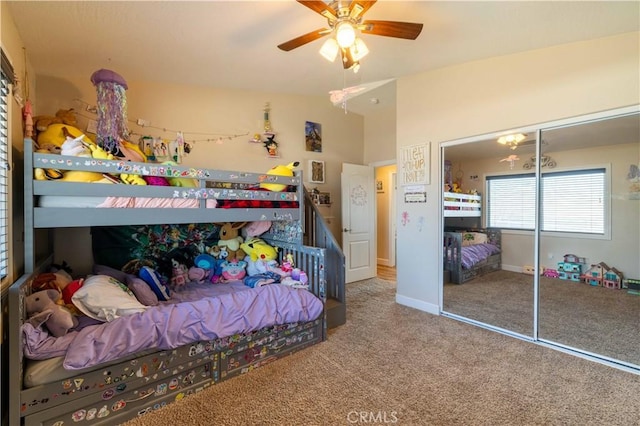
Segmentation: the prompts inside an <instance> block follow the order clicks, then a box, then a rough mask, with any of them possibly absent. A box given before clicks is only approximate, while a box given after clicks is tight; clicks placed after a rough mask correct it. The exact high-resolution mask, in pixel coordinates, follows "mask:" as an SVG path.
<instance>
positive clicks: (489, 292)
mask: <svg viewBox="0 0 640 426" xmlns="http://www.w3.org/2000/svg"><path fill="white" fill-rule="evenodd" d="M533 297H534V294H533V276H531V275H525V274H520V273H516V272H510V271H496V272H491V273H489V274H486V275H484V276H481V277H479V278H475V279H473V280H471V281H469V282H466V283H464V284H445V286H444V298H443V300H444V310H445V311H446V312H450V313H454V314H458V315H461V316H464V317H467V318H471V319H474V320H477V321H480V322H484V323H486V324H491V325H493V326H497V327H500V328H503V329H506V330H511V331H515V332H517V333H520V334H524V335H527V336H533ZM539 307H540V310H539V337H540V338H541V339H545V340H548V341H552V342H556V343H561V344H563V345H566V346H569V347H573V348H578V349H582V350H586V351H587V352H591V353H595V354H600V355H604V356H606V357H609V358H612V359H617V360H620V361H624V362H628V363H632V364H636V365H640V296H638V295H633V294H629V293H627V291H626V290H613V289H607V288H604V287H597V286H595V287H594V286H590V285H587V284H584V283H578V282H573V281H566V280H560V279H557V278H546V277H540V299H539Z"/></svg>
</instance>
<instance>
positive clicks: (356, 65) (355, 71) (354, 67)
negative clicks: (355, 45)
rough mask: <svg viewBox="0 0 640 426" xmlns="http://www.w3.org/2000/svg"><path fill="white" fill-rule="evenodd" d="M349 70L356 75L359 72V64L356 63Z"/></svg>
mask: <svg viewBox="0 0 640 426" xmlns="http://www.w3.org/2000/svg"><path fill="white" fill-rule="evenodd" d="M351 69H352V70H353V73H354V74H358V71H360V62H356V63H355V64H353V65H352V66H351Z"/></svg>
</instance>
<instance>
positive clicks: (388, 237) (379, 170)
mask: <svg viewBox="0 0 640 426" xmlns="http://www.w3.org/2000/svg"><path fill="white" fill-rule="evenodd" d="M374 167H375V181H376V185H375V187H376V234H377V243H376V247H377V257H376V262H377V264H378V265H379V266H380V267H383V268H395V266H396V203H395V195H396V172H397V166H396V164H395V163H393V164H384V165H378V166H374ZM394 273H395V271H394Z"/></svg>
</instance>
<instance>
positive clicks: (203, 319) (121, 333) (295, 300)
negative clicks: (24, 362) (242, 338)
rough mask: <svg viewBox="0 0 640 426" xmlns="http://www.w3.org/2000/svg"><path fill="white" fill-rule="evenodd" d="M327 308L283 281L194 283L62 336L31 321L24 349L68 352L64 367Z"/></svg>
mask: <svg viewBox="0 0 640 426" xmlns="http://www.w3.org/2000/svg"><path fill="white" fill-rule="evenodd" d="M234 290H235V291H234ZM322 308H323V307H322V302H321V301H320V299H318V298H317V297H316V296H314V295H313V294H312V293H310V292H308V291H306V290H300V289H293V288H291V287H287V286H283V285H268V286H264V287H259V288H256V289H251V288H248V287H246V286H244V284H242V283H241V282H237V283H229V284H223V285H215V286H212V285H202V284H189V285H188V286H187V287H186V289H185V290H183V291H181V292H177V293H174V294H173V295H172V299H171V300H170V301H169V302H166V303H164V304H162V305H159V306H155V307H150V308H148V309H147V310H146V312H143V313H138V314H134V315H128V316H124V317H120V318H118V319H116V320H114V321H112V322H109V323H104V324H99V325H91V326H87V327H85V328H82V329H81V330H78V331H72V332H70V333H68V334H67V335H65V336H62V337H58V338H55V337H52V336H50V335H49V334H48V333H47V332H46V331H44V330H42V329H41V328H35V327H33V326H32V325H31V324H29V323H25V324H23V326H22V333H23V344H24V353H25V356H26V357H27V358H31V359H47V358H52V357H56V356H64V357H65V359H64V363H63V365H64V367H65V368H66V369H69V370H77V369H81V368H86V367H91V366H94V365H98V364H101V363H103V362H107V361H111V360H115V359H118V358H121V357H124V356H127V355H131V354H134V353H136V352H140V351H143V350H147V349H159V350H160V349H173V348H177V347H179V346H183V345H186V344H189V343H191V342H195V341H198V340H211V339H216V338H219V337H224V336H231V335H233V334H237V333H243V332H248V331H252V330H259V329H261V328H263V327H269V326H273V325H277V324H285V323H291V322H298V321H311V320H314V319H316V318H318V317H319V316H320V314H321V313H322Z"/></svg>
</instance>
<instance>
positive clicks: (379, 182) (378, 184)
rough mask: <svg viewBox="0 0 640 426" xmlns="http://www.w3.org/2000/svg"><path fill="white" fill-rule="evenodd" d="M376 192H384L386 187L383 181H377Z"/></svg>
mask: <svg viewBox="0 0 640 426" xmlns="http://www.w3.org/2000/svg"><path fill="white" fill-rule="evenodd" d="M376 191H377V192H384V186H383V185H382V181H381V180H376Z"/></svg>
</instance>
